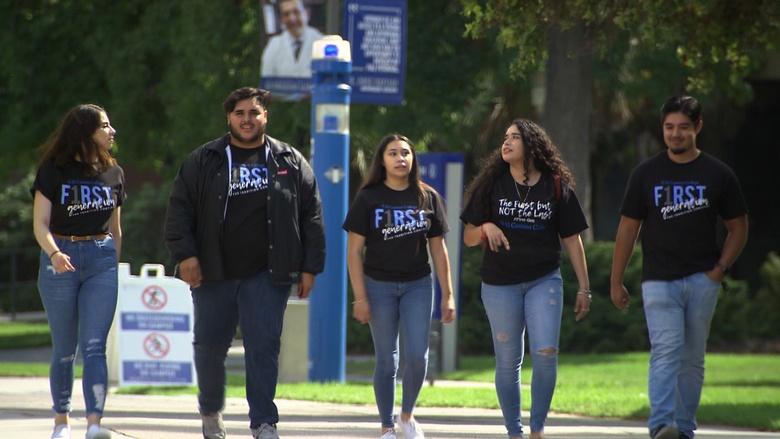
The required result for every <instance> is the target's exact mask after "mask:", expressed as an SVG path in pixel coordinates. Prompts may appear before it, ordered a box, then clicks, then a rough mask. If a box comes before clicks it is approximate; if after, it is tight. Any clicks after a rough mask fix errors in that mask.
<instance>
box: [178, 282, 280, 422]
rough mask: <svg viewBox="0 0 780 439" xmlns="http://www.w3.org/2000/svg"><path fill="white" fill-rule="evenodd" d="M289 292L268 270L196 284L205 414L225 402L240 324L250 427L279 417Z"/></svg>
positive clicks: (200, 400)
mask: <svg viewBox="0 0 780 439" xmlns="http://www.w3.org/2000/svg"><path fill="white" fill-rule="evenodd" d="M289 293H290V287H289V286H284V287H283V286H276V285H274V284H273V282H272V280H271V275H270V274H269V273H268V271H263V272H261V273H258V274H256V275H254V276H250V277H247V278H243V279H232V280H224V281H210V282H203V283H202V284H201V285H200V286H199V287H198V288H193V289H192V301H193V304H194V313H195V329H194V333H195V340H194V341H193V347H194V357H195V369H196V370H197V372H198V390H199V392H198V405H199V409H200V412H201V413H202V414H213V413H217V412H220V411H222V409H223V408H224V406H225V359H226V358H227V352H228V349H229V348H230V344H231V342H232V341H233V336H235V333H236V325H237V324H238V325H240V327H241V335H242V337H243V342H244V364H245V368H246V400H247V402H248V403H249V421H250V428H257V427H260V425H261V424H276V423H277V422H279V412H278V410H277V408H276V404H274V396H275V395H276V382H277V379H278V377H279V348H280V346H281V338H282V320H283V319H284V310H285V308H287V298H288V297H289V295H290V294H289Z"/></svg>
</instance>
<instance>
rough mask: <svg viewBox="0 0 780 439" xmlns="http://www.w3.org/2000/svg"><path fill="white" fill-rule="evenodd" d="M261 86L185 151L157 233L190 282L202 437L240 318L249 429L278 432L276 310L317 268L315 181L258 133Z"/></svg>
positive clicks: (263, 113)
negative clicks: (213, 135)
mask: <svg viewBox="0 0 780 439" xmlns="http://www.w3.org/2000/svg"><path fill="white" fill-rule="evenodd" d="M269 97H270V96H269V93H268V92H267V91H265V90H261V89H257V88H250V87H245V88H240V89H238V90H235V91H234V92H232V93H231V94H230V95H229V96H228V98H227V99H226V100H225V102H224V107H225V113H226V116H227V123H228V127H229V129H230V132H229V133H228V134H226V135H224V136H222V137H220V138H218V139H216V140H213V141H211V142H209V143H206V144H205V145H203V146H201V147H199V148H197V149H196V150H195V151H193V152H192V153H191V154H190V155H189V156H188V157H187V159H186V160H185V161H184V163H183V164H182V166H181V168H180V169H179V173H178V175H177V176H176V180H175V181H174V184H173V188H172V189H171V197H170V200H169V202H168V215H167V218H166V226H165V239H166V244H167V246H168V249H169V250H170V252H171V255H172V256H173V258H174V259H175V260H176V262H177V264H178V273H179V276H180V277H181V279H182V280H183V281H185V282H187V283H188V284H189V285H190V287H191V290H192V299H193V304H194V311H195V327H194V335H195V340H194V342H193V346H194V351H195V355H194V356H195V368H196V369H197V372H198V390H199V394H198V404H199V410H200V413H201V415H202V421H203V436H204V437H205V438H207V439H221V438H224V437H225V427H224V424H223V422H222V416H221V411H222V409H223V408H224V404H225V358H226V356H227V351H228V348H229V347H230V344H231V342H232V340H233V336H234V335H235V332H236V325H237V324H238V325H240V327H241V334H242V335H243V341H244V352H245V355H244V361H245V363H246V398H247V401H248V403H249V418H250V429H251V430H252V435H253V436H254V437H255V438H262V439H273V438H278V437H279V436H278V434H277V432H276V423H277V422H278V420H279V414H278V411H277V408H276V405H275V404H274V401H273V400H274V395H275V392H276V382H277V378H278V369H279V361H278V360H279V349H280V345H281V335H282V319H283V317H284V310H285V307H286V305H287V298H288V296H289V293H290V288H291V286H292V285H296V284H297V291H298V295H299V296H300V297H301V298H305V297H307V296H308V295H309V292H310V291H311V289H312V287H313V286H314V276H315V275H316V274H317V273H320V272H322V269H323V265H324V261H325V237H324V230H323V226H322V209H321V205H320V198H319V193H318V191H317V182H316V180H315V178H314V173H313V172H312V169H311V167H310V166H309V164H308V163H307V162H306V160H305V159H304V158H303V156H302V155H301V153H300V152H298V151H297V150H296V149H295V148H292V147H291V146H290V145H288V144H286V143H283V142H280V141H279V140H276V139H274V138H272V137H270V136H268V135H266V134H265V127H266V123H267V120H268V113H267V110H266V108H267V104H268V101H269Z"/></svg>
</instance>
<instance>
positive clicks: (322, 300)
mask: <svg viewBox="0 0 780 439" xmlns="http://www.w3.org/2000/svg"><path fill="white" fill-rule="evenodd" d="M311 67H312V83H313V84H312V94H311V133H312V134H311V158H312V167H313V168H314V175H315V176H316V177H317V183H318V184H319V188H320V195H321V197H322V210H323V219H324V223H325V245H326V252H325V271H324V272H323V273H322V274H320V275H319V276H317V280H316V283H315V286H314V291H313V292H312V295H311V298H310V299H309V380H310V381H340V382H343V381H344V380H345V378H346V350H347V343H346V340H347V318H346V317H347V316H346V313H347V311H346V310H347V304H346V301H347V267H346V264H345V261H346V260H347V237H346V234H345V233H344V231H343V230H342V228H341V224H342V223H343V221H344V217H345V216H346V215H347V208H348V204H347V203H348V202H349V103H350V95H351V93H352V88H351V87H350V86H349V75H350V73H351V72H352V56H351V52H350V46H349V41H345V40H342V39H341V37H340V36H338V35H328V36H325V37H324V38H322V39H320V40H317V41H315V42H314V47H313V49H312V63H311Z"/></svg>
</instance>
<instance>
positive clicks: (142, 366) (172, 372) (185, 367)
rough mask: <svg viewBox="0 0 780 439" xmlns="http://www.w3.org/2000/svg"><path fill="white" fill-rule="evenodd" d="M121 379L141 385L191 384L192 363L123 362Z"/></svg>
mask: <svg viewBox="0 0 780 439" xmlns="http://www.w3.org/2000/svg"><path fill="white" fill-rule="evenodd" d="M122 373H123V374H124V375H123V377H122V378H123V379H124V380H125V381H127V382H130V381H133V382H143V383H155V382H165V383H186V384H190V383H192V363H187V362H173V361H164V362H160V361H124V362H123V364H122Z"/></svg>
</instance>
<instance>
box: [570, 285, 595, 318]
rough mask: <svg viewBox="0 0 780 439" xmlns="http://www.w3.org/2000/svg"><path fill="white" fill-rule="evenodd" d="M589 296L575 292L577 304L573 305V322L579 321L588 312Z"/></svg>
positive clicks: (581, 292) (582, 292) (588, 294)
mask: <svg viewBox="0 0 780 439" xmlns="http://www.w3.org/2000/svg"><path fill="white" fill-rule="evenodd" d="M591 297H592V296H591V294H590V293H586V292H584V291H577V302H576V303H575V304H574V320H576V321H578V322H579V321H580V320H582V319H584V318H585V316H587V315H588V313H589V312H590V302H591Z"/></svg>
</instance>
